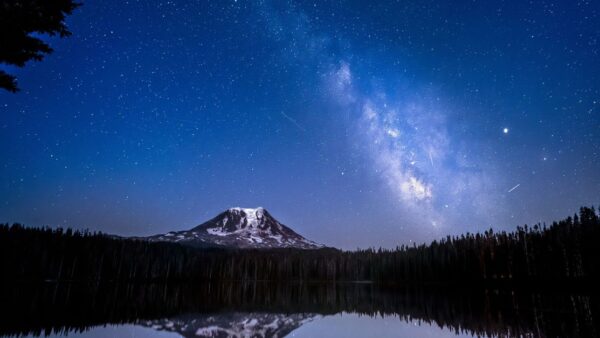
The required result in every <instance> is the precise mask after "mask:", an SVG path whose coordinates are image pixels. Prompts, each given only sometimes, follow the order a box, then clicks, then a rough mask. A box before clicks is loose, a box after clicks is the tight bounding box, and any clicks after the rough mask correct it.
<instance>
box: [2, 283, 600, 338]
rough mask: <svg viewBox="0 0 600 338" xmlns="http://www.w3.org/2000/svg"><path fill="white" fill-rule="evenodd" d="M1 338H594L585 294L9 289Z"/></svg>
mask: <svg viewBox="0 0 600 338" xmlns="http://www.w3.org/2000/svg"><path fill="white" fill-rule="evenodd" d="M0 297H1V298H0V300H1V302H2V307H1V310H0V336H27V337H34V336H36V337H37V336H47V337H64V336H68V337H284V336H287V337H477V336H478V337H498V336H500V337H523V336H525V337H595V336H597V335H598V332H599V331H598V330H599V328H598V324H597V321H594V318H596V317H597V314H598V299H597V296H595V295H594V294H588V293H586V292H583V291H580V292H574V291H569V292H566V291H561V292H557V291H556V290H532V289H531V288H528V289H522V288H521V289H510V288H500V289H499V288H495V289H494V288H473V287H471V288H467V287H462V288H457V287H454V288H449V287H444V288H442V287H427V288H423V287H390V286H377V285H373V284H370V283H327V284H324V283H267V282H264V283H233V282H225V283H205V284H193V285H192V284H147V285H139V284H138V285H134V284H131V285H130V284H102V285H99V284H81V283H66V284H64V283H63V284H56V283H41V284H15V283H12V284H9V285H3V286H2V291H1V292H0Z"/></svg>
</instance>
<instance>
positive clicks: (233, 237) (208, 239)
mask: <svg viewBox="0 0 600 338" xmlns="http://www.w3.org/2000/svg"><path fill="white" fill-rule="evenodd" d="M149 239H150V240H153V241H170V242H181V243H182V244H190V245H194V246H211V245H216V246H226V247H237V248H300V249H317V248H321V247H323V245H320V244H317V243H315V242H313V241H310V240H307V239H306V238H304V237H302V236H301V235H299V234H298V233H296V232H295V231H294V230H292V229H290V228H289V227H287V226H285V225H283V224H281V223H280V222H279V221H277V220H276V219H275V218H273V216H271V215H270V214H269V212H267V210H266V209H265V208H263V207H258V208H241V207H235V208H229V209H227V210H226V211H224V212H222V213H220V214H219V215H217V216H216V217H215V218H213V219H211V220H209V221H207V222H204V223H202V224H200V225H198V226H196V227H194V228H192V229H191V230H187V231H178V232H169V233H167V234H164V235H155V236H152V237H150V238H149Z"/></svg>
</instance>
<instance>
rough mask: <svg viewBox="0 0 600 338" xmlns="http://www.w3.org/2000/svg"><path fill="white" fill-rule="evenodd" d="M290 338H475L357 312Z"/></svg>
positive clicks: (319, 323) (315, 323)
mask: <svg viewBox="0 0 600 338" xmlns="http://www.w3.org/2000/svg"><path fill="white" fill-rule="evenodd" d="M289 337H298V338H300V337H302V338H304V337H321V338H327V337H346V338H349V337H378V338H383V337H436V338H437V337H474V336H472V335H469V334H459V335H457V334H455V333H454V332H452V331H450V330H448V329H441V328H440V327H439V326H437V325H435V324H434V325H430V324H428V323H421V324H420V325H419V323H418V322H417V321H413V322H406V321H403V320H401V319H400V318H398V317H397V316H384V317H381V316H376V317H369V316H365V315H359V314H355V313H340V314H336V315H333V316H326V317H323V318H321V319H320V320H315V321H313V322H310V323H307V324H305V325H303V326H302V327H300V328H298V329H297V330H295V331H294V332H292V333H291V334H290V335H289Z"/></svg>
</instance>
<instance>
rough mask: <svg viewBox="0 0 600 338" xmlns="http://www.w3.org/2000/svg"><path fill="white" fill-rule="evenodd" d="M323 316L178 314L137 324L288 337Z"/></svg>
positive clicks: (185, 331) (189, 333)
mask: <svg viewBox="0 0 600 338" xmlns="http://www.w3.org/2000/svg"><path fill="white" fill-rule="evenodd" d="M318 317H320V316H319V315H316V314H307V313H294V314H282V313H242V312H229V313H219V314H214V315H209V314H186V315H181V316H177V317H171V318H164V319H157V320H141V321H138V322H136V324H139V325H142V326H146V327H150V328H153V329H155V330H159V331H168V332H176V333H179V334H180V335H181V336H183V337H233V338H245V337H253V338H255V337H256V338H263V337H264V338H267V337H284V336H286V335H288V334H289V333H290V332H292V331H294V330H295V329H297V328H299V327H300V326H302V325H303V324H305V323H308V322H310V321H312V320H314V319H315V318H318Z"/></svg>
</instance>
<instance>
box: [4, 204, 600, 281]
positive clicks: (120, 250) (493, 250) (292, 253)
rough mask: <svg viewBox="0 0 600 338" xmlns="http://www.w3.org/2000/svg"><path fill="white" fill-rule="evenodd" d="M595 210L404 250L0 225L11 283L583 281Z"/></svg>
mask: <svg viewBox="0 0 600 338" xmlns="http://www.w3.org/2000/svg"><path fill="white" fill-rule="evenodd" d="M599 230H600V221H599V217H598V214H597V213H596V211H595V209H594V208H593V207H591V208H588V207H582V208H581V209H580V211H579V213H578V214H575V215H574V216H573V217H568V218H566V219H564V220H562V221H559V222H554V223H553V224H551V225H550V226H546V225H541V224H536V225H534V226H532V227H529V226H527V225H525V226H523V227H517V229H516V230H515V231H512V232H506V231H503V232H494V231H493V230H492V229H490V230H488V231H485V232H484V233H477V234H469V233H467V234H464V235H461V236H454V237H451V236H448V237H446V238H444V239H442V240H438V241H433V242H432V243H430V244H427V245H426V244H423V245H412V246H406V245H403V246H399V247H397V248H395V249H378V250H375V249H366V250H356V251H341V250H337V249H332V248H324V249H318V250H300V249H253V250H249V249H244V250H241V249H240V250H236V249H216V248H212V249H199V248H192V247H187V246H184V245H179V244H176V243H166V242H164V243H161V242H148V241H144V240H133V239H123V238H116V237H114V236H107V235H105V234H102V233H95V232H88V231H77V230H71V229H66V230H65V229H61V228H58V229H53V228H48V227H47V228H28V227H24V226H22V225H20V224H14V225H12V226H9V225H8V224H4V225H0V268H1V270H2V271H3V272H4V273H3V275H4V276H5V277H4V278H5V279H12V280H51V281H96V282H100V281H127V282H150V281H152V282H156V281H208V280H221V281H225V280H229V281H239V280H244V281H266V280H269V281H328V282H331V281H334V282H336V281H371V282H377V283H391V284H414V283H424V282H426V283H463V282H473V283H480V282H484V283H485V282H508V283H511V282H515V283H520V282H537V281H545V282H548V283H551V282H555V283H558V282H578V281H590V280H596V279H597V278H598V272H599V271H600V266H599V261H598V259H597V258H595V257H596V251H597V250H596V245H597V243H598V242H599V240H600V237H599V235H600V233H599Z"/></svg>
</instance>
